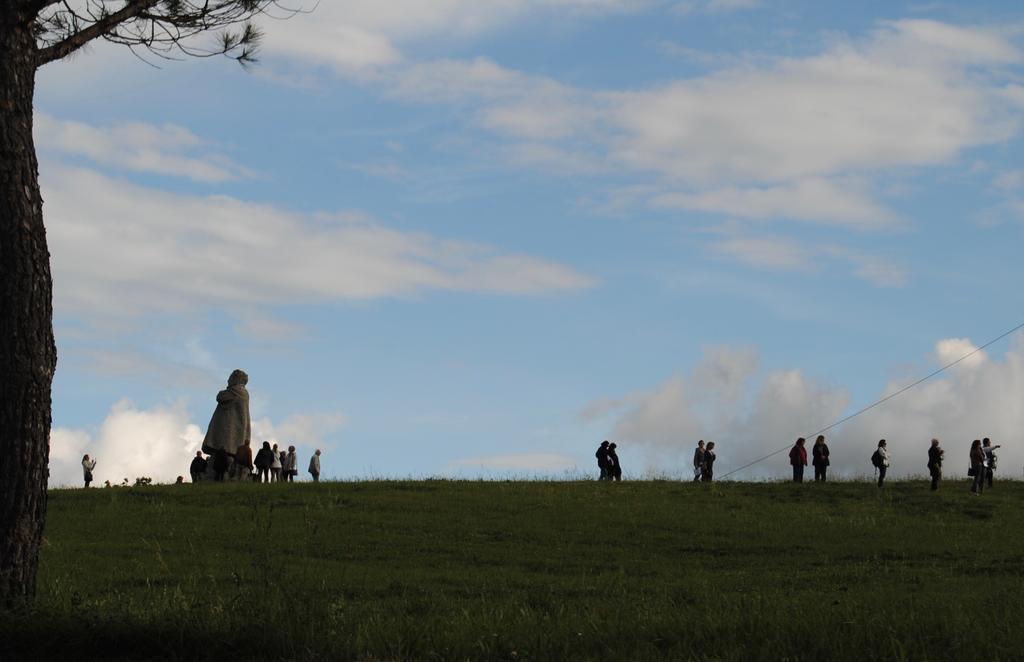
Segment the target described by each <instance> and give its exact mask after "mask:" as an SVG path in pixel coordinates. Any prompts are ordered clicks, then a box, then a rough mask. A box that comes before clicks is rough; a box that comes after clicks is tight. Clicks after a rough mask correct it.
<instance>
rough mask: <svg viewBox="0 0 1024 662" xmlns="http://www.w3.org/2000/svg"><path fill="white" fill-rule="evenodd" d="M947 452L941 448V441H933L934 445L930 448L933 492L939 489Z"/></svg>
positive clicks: (929, 471) (929, 462)
mask: <svg viewBox="0 0 1024 662" xmlns="http://www.w3.org/2000/svg"><path fill="white" fill-rule="evenodd" d="M945 454H946V451H944V450H942V449H941V448H939V440H938V439H932V445H931V446H930V447H929V448H928V473H930V474H931V476H932V491H933V492H934V491H935V490H937V489H939V481H940V480H941V479H942V456H943V455H945Z"/></svg>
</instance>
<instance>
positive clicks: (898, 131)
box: [377, 20, 1024, 228]
mask: <svg viewBox="0 0 1024 662" xmlns="http://www.w3.org/2000/svg"><path fill="white" fill-rule="evenodd" d="M1021 59H1022V58H1021V54H1020V52H1019V50H1018V49H1017V48H1016V46H1015V45H1014V43H1013V42H1012V41H1011V40H1010V38H1009V37H1008V36H1007V35H1006V34H1005V33H1003V32H1000V31H998V30H994V29H985V28H962V27H956V26H951V25H945V24H941V23H937V22H933V21H921V20H908V21H896V22H891V23H884V24H881V25H880V26H879V27H878V28H877V29H875V30H874V31H873V32H871V33H870V34H868V35H867V36H866V37H863V38H860V39H845V40H839V39H836V40H833V42H832V43H831V45H829V46H828V47H827V48H826V49H825V50H824V51H823V52H822V53H820V54H818V55H813V56H808V57H799V58H775V59H762V60H758V61H753V62H741V63H739V64H735V65H734V66H731V67H727V68H724V69H721V70H719V71H716V72H714V73H710V74H707V75H703V76H697V77H694V78H690V79H681V80H676V81H672V82H670V83H667V84H664V85H659V86H656V87H652V88H650V89H646V90H636V91H619V90H603V91H602V90H588V89H582V88H577V87H573V86H570V85H566V84H563V83H561V82H559V81H557V80H555V79H553V78H550V77H547V76H537V75H531V74H528V73H525V72H521V71H516V70H513V69H509V68H507V67H503V66H502V65H500V64H499V63H497V62H495V61H493V60H491V59H488V58H484V57H478V58H475V59H471V60H451V59H447V60H432V61H425V62H417V63H412V64H402V65H399V66H396V67H393V68H392V69H390V70H388V71H387V72H384V73H382V74H381V76H380V77H379V78H378V79H377V81H378V83H379V84H380V85H381V86H382V88H383V90H384V91H385V93H386V94H387V95H389V96H391V97H393V98H398V99H405V100H410V101H417V102H431V103H442V104H452V105H456V106H458V107H460V108H468V109H469V110H470V111H471V112H470V113H468V116H469V117H471V118H473V121H475V122H476V124H477V125H478V126H479V127H481V128H483V129H485V130H488V131H491V132H493V133H494V134H495V135H496V136H498V137H500V138H502V139H505V140H508V141H511V143H512V146H511V147H508V146H506V147H504V148H503V151H504V153H505V154H506V155H507V156H509V158H510V160H511V161H512V162H513V163H517V164H520V165H535V166H539V167H542V168H545V169H549V170H550V169H552V168H551V165H552V164H553V163H554V162H556V161H563V162H576V163H581V162H591V163H597V164H600V165H599V166H597V167H593V168H588V169H587V170H588V171H590V172H594V171H600V170H602V169H604V170H618V171H622V170H623V169H625V170H626V171H630V172H632V173H633V174H635V175H640V176H648V177H651V178H652V180H653V181H649V182H648V183H647V185H648V186H650V187H651V188H652V189H653V190H654V193H653V194H652V197H651V200H652V201H653V203H654V204H655V205H657V206H662V207H669V208H678V209H687V210H697V211H707V212H710V213H716V214H727V215H731V216H738V217H742V218H757V219H768V218H782V219H795V220H800V221H805V222H813V223H822V224H830V225H843V226H848V227H856V228H876V227H881V226H886V225H892V224H893V223H894V222H896V221H897V219H896V216H895V214H893V213H892V212H891V211H890V210H888V209H886V207H885V206H884V205H882V204H880V203H879V202H878V201H877V200H875V198H874V195H873V189H874V188H875V187H874V186H873V182H872V180H871V178H872V177H873V176H876V175H877V174H878V173H880V172H883V171H884V172H886V173H889V174H890V175H891V173H892V172H894V170H893V169H894V168H910V167H918V166H939V165H945V164H949V163H951V162H953V161H954V160H955V159H957V158H958V157H959V156H961V155H962V154H963V153H964V152H965V151H966V150H968V149H970V148H972V147H977V146H981V145H986V144H992V143H997V142H1001V141H1005V140H1007V139H1009V138H1011V137H1013V136H1014V135H1016V134H1017V133H1018V131H1019V128H1020V119H1021V110H1022V107H1021V103H1020V102H1019V100H1018V99H1017V97H1018V96H1024V95H1019V94H1018V93H1017V92H1018V91H1017V89H1016V86H1015V84H1014V83H1012V82H1008V81H1011V80H1012V77H1011V76H1010V75H1008V74H1006V73H1005V72H1003V73H1001V71H1002V70H1003V69H1005V68H1008V67H1011V66H1015V65H1018V64H1019V63H1020V62H1021ZM519 143H522V145H520V144H519ZM524 151H525V152H527V154H528V155H529V154H533V155H540V158H522V157H521V156H520V157H519V158H517V155H519V154H520V153H521V152H524ZM546 155H554V156H555V157H556V158H554V159H552V158H545V157H546ZM567 172H568V173H570V174H579V173H580V172H581V170H580V169H579V168H569V169H568V170H567Z"/></svg>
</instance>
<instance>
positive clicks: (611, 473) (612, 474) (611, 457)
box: [608, 444, 622, 480]
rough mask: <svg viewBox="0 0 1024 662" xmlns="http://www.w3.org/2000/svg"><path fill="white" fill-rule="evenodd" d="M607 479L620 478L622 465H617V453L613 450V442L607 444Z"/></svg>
mask: <svg viewBox="0 0 1024 662" xmlns="http://www.w3.org/2000/svg"><path fill="white" fill-rule="evenodd" d="M608 479H609V480H622V467H621V466H619V454H618V453H616V452H615V444H608Z"/></svg>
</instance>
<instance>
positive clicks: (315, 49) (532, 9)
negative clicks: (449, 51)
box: [265, 0, 650, 75]
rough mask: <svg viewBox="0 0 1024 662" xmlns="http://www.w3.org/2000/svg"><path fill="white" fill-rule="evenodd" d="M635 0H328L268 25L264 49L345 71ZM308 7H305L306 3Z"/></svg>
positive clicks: (635, 6)
mask: <svg viewBox="0 0 1024 662" xmlns="http://www.w3.org/2000/svg"><path fill="white" fill-rule="evenodd" d="M648 4H650V3H649V2H643V1H638V0H489V1H488V2H478V1H476V0H434V1H432V2H423V1H422V0H392V1H390V2H378V1H376V0H331V2H320V3H317V4H316V7H315V10H314V11H313V12H312V13H311V14H308V15H298V16H295V17H294V18H292V19H291V20H287V21H280V22H276V23H273V24H271V25H267V26H265V27H266V28H267V32H268V34H267V39H266V48H267V51H268V52H271V53H279V54H284V55H289V56H293V57H297V58H301V59H305V60H312V61H315V62H321V63H326V64H330V65H332V66H333V67H335V68H336V70H338V71H339V72H341V73H344V74H348V75H353V74H355V75H361V74H365V73H366V72H367V70H373V69H379V68H381V67H386V66H389V65H393V64H395V63H397V62H400V61H402V60H403V55H402V52H401V50H402V46H403V45H404V44H407V43H414V42H416V41H417V40H421V39H425V38H428V37H431V36H436V35H443V36H444V37H445V38H446V39H453V38H455V39H458V38H462V39H465V38H468V37H472V36H475V35H478V34H481V33H483V32H486V31H489V30H493V29H496V28H499V27H501V26H505V25H510V24H512V23H514V22H517V21H519V20H521V19H523V18H525V17H527V16H536V15H538V14H548V15H556V16H558V17H560V18H561V19H562V20H565V19H567V18H572V17H574V16H581V15H588V14H589V15H594V14H605V13H609V12H625V11H637V10H639V9H642V8H644V7H645V6H646V5H648ZM307 8H309V5H307Z"/></svg>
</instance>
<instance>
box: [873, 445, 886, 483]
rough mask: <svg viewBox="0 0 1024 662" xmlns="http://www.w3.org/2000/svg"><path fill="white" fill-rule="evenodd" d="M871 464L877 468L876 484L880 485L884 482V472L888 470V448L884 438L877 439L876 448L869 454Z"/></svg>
mask: <svg viewBox="0 0 1024 662" xmlns="http://www.w3.org/2000/svg"><path fill="white" fill-rule="evenodd" d="M871 464H873V465H875V469H877V470H878V486H879V487H881V486H882V484H883V483H885V472H886V471H888V470H889V450H888V448H886V443H885V439H879V440H878V448H876V449H875V452H874V453H872V454H871Z"/></svg>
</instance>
